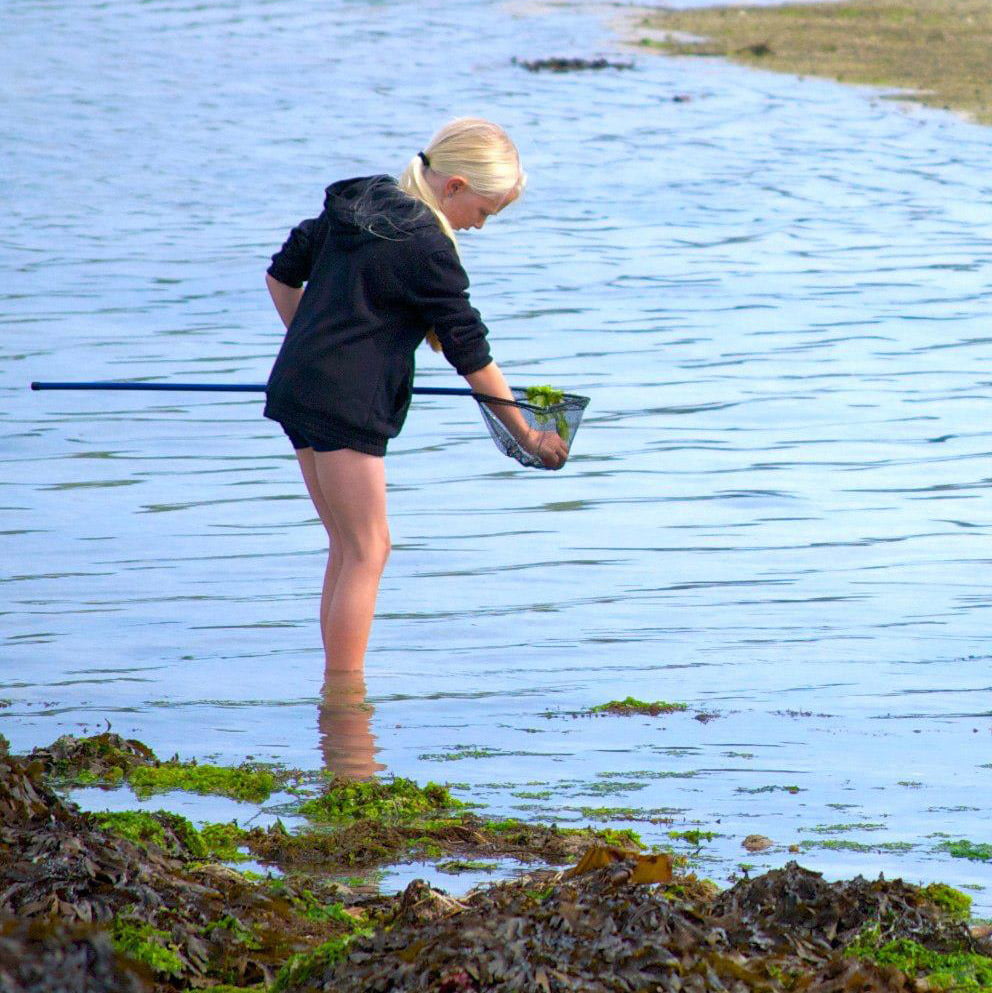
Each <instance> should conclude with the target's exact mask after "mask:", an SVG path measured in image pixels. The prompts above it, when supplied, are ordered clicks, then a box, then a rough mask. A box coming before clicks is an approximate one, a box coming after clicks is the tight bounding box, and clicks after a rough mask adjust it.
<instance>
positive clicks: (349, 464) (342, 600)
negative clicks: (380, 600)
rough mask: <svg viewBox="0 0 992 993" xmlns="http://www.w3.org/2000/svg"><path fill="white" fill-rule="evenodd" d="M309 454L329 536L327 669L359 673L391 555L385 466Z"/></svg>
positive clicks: (347, 452)
mask: <svg viewBox="0 0 992 993" xmlns="http://www.w3.org/2000/svg"><path fill="white" fill-rule="evenodd" d="M312 454H313V469H314V473H313V476H314V478H315V490H316V496H317V498H316V500H315V501H314V503H315V506H317V508H318V513H320V512H321V508H323V511H324V513H326V515H327V518H328V522H329V524H330V527H329V529H328V530H329V533H330V535H331V554H330V559H329V563H328V567H327V570H326V572H325V579H324V589H325V596H324V597H323V598H322V604H321V606H322V610H321V633H322V636H323V641H324V655H325V666H326V668H327V669H328V670H355V669H361V668H363V666H364V664H365V649H366V647H367V645H368V640H369V632H370V630H371V628H372V618H373V617H374V615H375V601H376V596H377V595H378V592H379V580H380V579H381V577H382V570H383V569H384V568H385V565H386V559H387V558H388V557H389V550H390V540H389V525H388V523H387V520H386V470H385V460H384V459H382V458H379V457H377V456H375V455H365V454H363V453H361V452H355V451H352V450H351V449H348V448H343V449H340V450H338V451H336V452H313V453H312ZM301 464H302V460H301ZM304 478H306V476H304ZM309 485H310V483H309V482H308V486H309ZM323 519H324V514H323V513H322V514H321V520H323Z"/></svg>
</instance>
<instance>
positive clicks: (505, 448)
mask: <svg viewBox="0 0 992 993" xmlns="http://www.w3.org/2000/svg"><path fill="white" fill-rule="evenodd" d="M511 392H512V393H513V397H514V399H513V400H502V399H500V398H499V397H490V396H485V395H484V394H481V393H476V394H474V396H475V399H476V400H477V401H478V403H479V410H480V411H481V412H482V419H483V421H484V422H485V425H486V428H487V429H488V430H489V434H490V435H491V437H492V439H493V441H494V442H495V443H496V447H497V448H498V449H499V450H500V451H501V452H502V453H503V454H504V455H509V456H510V458H512V459H516V460H517V461H518V462H519V463H520V464H521V465H525V466H528V467H529V468H532V469H547V468H550V467H549V466H546V465H545V464H544V463H543V462H542V461H541V459H540V458H539V457H538V456H537V455H531V454H530V452H528V451H526V450H525V449H523V448H521V446H520V444H519V443H518V442H517V440H516V438H514V437H513V435H512V434H511V433H510V431H509V429H508V428H507V426H506V425H505V424H504V423H503V422H502V421H501V420H500V417H499V412H500V408H506V407H515V408H516V409H517V410H518V411H520V413H521V415H523V418H524V420H525V421H526V422H527V425H528V426H529V427H531V428H534V429H536V430H537V431H554V432H556V433H557V435H558V436H559V437H560V438H561V439H562V440H563V441H564V442H565V443H566V444H567V445H568V447H569V448H571V447H572V441H573V440H574V438H575V433H576V432H577V431H578V430H579V424H580V423H581V422H582V414H583V412H584V411H585V409H586V405H587V404H588V403H589V397H580V396H575V395H573V394H571V393H563V394H561V399H560V400H557V401H556V402H553V403H547V402H546V401H545V402H540V400H539V402H536V403H534V402H530V400H529V399H528V391H527V390H526V389H520V388H517V387H514V388H513V389H512V390H511Z"/></svg>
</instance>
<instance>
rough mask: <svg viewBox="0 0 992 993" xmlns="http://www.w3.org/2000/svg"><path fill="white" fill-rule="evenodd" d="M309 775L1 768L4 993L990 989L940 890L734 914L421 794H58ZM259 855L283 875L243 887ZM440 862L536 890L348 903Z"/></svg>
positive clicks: (97, 750)
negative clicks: (226, 804)
mask: <svg viewBox="0 0 992 993" xmlns="http://www.w3.org/2000/svg"><path fill="white" fill-rule="evenodd" d="M300 775H301V774H297V773H288V772H284V771H283V772H280V771H273V770H267V769H261V768H258V767H251V766H242V767H239V768H238V769H233V770H232V769H226V770H225V769H223V768H218V767H211V766H201V765H197V764H196V763H179V762H178V760H175V759H174V760H170V761H164V762H163V761H161V760H159V759H158V758H157V757H156V756H155V755H154V753H152V751H151V750H150V749H148V748H147V747H146V746H144V745H143V744H141V743H140V742H136V741H127V740H125V739H122V738H120V737H118V736H117V735H114V734H110V733H107V734H103V735H97V736H94V737H92V738H78V739H77V738H68V737H67V738H62V739H59V741H58V742H56V743H55V744H54V745H52V746H50V747H48V748H40V749H35V750H34V751H33V752H32V753H30V754H29V755H26V756H15V755H10V754H8V752H7V750H6V747H3V748H2V749H0V812H2V820H0V990H3V993H79V991H83V990H85V991H86V993H118V991H120V993H150V991H154V993H185V991H188V990H193V989H214V990H216V991H217V993H232V991H235V990H252V991H255V993H281V991H289V993H304V991H312V990H322V991H337V993H358V991H371V990H381V991H387V990H395V991H403V990H410V991H413V990H418V991H436V993H459V991H463V993H476V991H478V993H481V991H510V990H514V991H520V990H528V991H529V990H539V991H546V993H551V991H555V993H565V991H568V993H579V991H582V993H600V991H621V990H622V991H633V990H645V991H646V990H664V991H688V990H698V991H723V990H734V991H744V990H769V991H775V990H783V991H786V990H817V991H841V990H917V991H924V990H936V989H962V990H982V989H990V988H992V941H990V939H989V937H988V935H987V933H986V932H987V929H983V928H981V927H976V926H974V925H973V923H972V922H969V920H968V912H969V906H970V902H969V900H968V898H967V897H966V896H965V895H964V894H961V893H959V892H957V891H955V890H952V889H950V888H949V887H946V886H941V885H939V884H935V885H932V886H929V887H917V886H912V885H909V884H906V883H903V882H901V881H898V880H895V881H887V880H884V879H878V880H875V881H868V880H865V879H862V878H860V877H859V878H856V879H854V880H851V881H848V882H837V883H828V882H826V881H824V880H823V878H822V876H820V875H819V874H818V873H815V872H810V871H809V870H806V869H804V868H802V867H801V866H799V865H797V864H796V863H794V862H790V863H789V864H787V865H786V866H785V867H783V868H781V869H776V870H772V871H770V872H766V873H764V874H763V875H761V876H758V877H756V878H754V879H743V880H741V881H739V882H738V883H736V884H735V885H734V886H733V887H731V888H730V889H727V890H725V891H723V892H720V891H719V890H718V888H717V887H716V886H715V885H714V884H712V883H709V882H707V881H705V880H700V879H698V878H697V877H696V876H695V875H694V874H693V873H691V872H689V871H687V870H686V868H685V866H679V864H678V860H677V859H673V857H672V856H671V855H669V854H667V853H648V854H645V853H644V852H643V851H639V850H638V847H639V846H638V845H637V843H636V841H635V840H634V838H633V837H632V836H628V835H625V834H624V833H623V832H609V831H605V832H596V831H591V830H570V831H565V830H561V829H558V828H557V827H554V826H546V825H533V824H524V823H521V822H507V821H503V822H489V821H485V820H484V819H482V818H480V817H478V816H477V815H476V814H474V813H472V812H471V811H470V810H467V809H464V807H465V805H464V804H459V802H458V801H456V800H453V799H452V798H451V796H450V794H449V793H448V792H447V790H446V789H445V788H444V787H441V786H437V785H435V784H428V785H427V786H425V787H422V788H421V787H419V786H417V785H416V784H413V783H410V782H409V781H407V780H390V781H380V780H369V781H367V782H362V783H358V782H355V781H350V780H341V779H337V778H331V779H327V778H325V779H324V780H323V781H322V782H321V783H319V785H317V787H316V788H308V789H306V790H301V791H300V793H301V799H300V801H299V810H300V811H301V812H303V813H304V814H305V815H306V817H307V819H308V823H309V824H310V826H309V827H307V828H306V829H302V830H297V831H293V832H290V831H288V830H287V829H286V828H285V827H284V826H283V825H282V824H281V823H280V822H276V823H275V824H273V825H271V826H270V827H268V828H267V829H262V828H252V829H246V828H243V827H239V826H238V825H237V824H233V823H232V824H228V825H204V826H201V827H200V828H195V827H193V825H192V824H191V823H190V822H189V821H187V820H186V819H185V818H182V817H180V816H178V815H175V814H171V813H167V812H161V811H159V812H155V813H144V812H141V811H124V812H120V813H116V814H94V813H87V812H84V811H81V810H80V809H79V808H78V807H76V806H75V805H74V804H73V803H71V802H70V801H68V800H66V799H65V798H64V797H63V796H62V795H61V793H62V792H63V791H62V790H61V787H62V786H66V785H68V784H79V783H90V784H93V783H96V784H104V785H107V786H116V785H119V784H120V783H121V782H122V781H127V782H128V783H129V784H130V785H131V787H132V788H133V789H137V788H138V787H137V786H136V785H135V784H140V783H144V784H145V786H144V787H143V788H144V789H153V788H154V783H155V782H156V781H158V782H165V783H168V784H169V788H171V789H174V788H177V787H176V784H177V783H180V784H185V785H183V786H181V787H180V788H187V789H210V790H214V791H222V792H226V793H227V795H258V793H257V792H255V793H254V794H252V791H253V790H255V791H257V790H258V789H263V788H264V787H265V786H266V784H268V788H270V789H271V787H272V782H270V780H271V781H279V780H281V781H282V783H283V785H284V786H288V787H289V788H291V789H292V788H294V787H293V786H292V784H293V783H294V782H295V783H299V781H300ZM264 777H269V779H265V778H264ZM149 784H152V785H149ZM312 785H313V784H311V786H312ZM304 794H307V795H308V797H309V798H308V799H303V798H302V796H303V795H304ZM246 855H250V856H251V857H252V858H254V859H255V860H256V864H257V863H260V864H262V865H264V866H266V867H269V870H270V871H269V872H268V873H267V874H266V875H262V874H260V873H258V872H247V871H239V868H238V863H239V860H241V859H244V858H245V857H246ZM426 855H429V856H431V857H434V858H440V857H459V858H462V859H466V860H467V859H472V858H479V857H493V856H500V857H508V858H513V859H516V860H517V861H518V862H519V863H520V866H521V871H522V872H525V873H526V874H524V875H521V876H519V877H517V878H514V879H512V880H509V881H504V882H499V883H493V884H490V885H487V886H484V887H480V888H477V889H475V890H472V891H471V892H470V893H468V894H467V895H466V896H464V897H460V898H457V899H456V898H453V897H450V896H448V895H447V894H445V893H443V892H441V891H439V890H437V889H432V888H431V887H430V886H428V885H427V884H426V883H424V882H422V881H420V880H417V881H414V882H413V883H411V884H410V885H409V886H408V887H407V888H406V890H405V891H404V892H402V893H400V894H397V895H382V894H380V893H379V892H378V890H377V888H376V887H375V886H369V885H364V884H363V883H362V880H361V878H351V879H348V880H347V881H345V877H347V876H349V875H350V876H352V877H356V876H360V875H361V874H362V873H366V874H367V873H369V872H370V871H372V870H374V869H375V868H376V867H381V866H383V865H387V864H395V863H397V862H402V861H404V860H406V861H409V860H410V859H411V858H423V857H425V856H426Z"/></svg>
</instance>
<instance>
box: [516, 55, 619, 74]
mask: <svg viewBox="0 0 992 993" xmlns="http://www.w3.org/2000/svg"><path fill="white" fill-rule="evenodd" d="M511 62H512V63H513V65H518V66H521V67H522V68H524V69H526V70H527V71H528V72H587V71H589V70H594V71H599V70H602V69H633V68H634V63H633V62H612V61H610V60H609V59H606V58H602V57H600V58H595V59H582V58H560V57H554V56H553V57H551V58H545V59H517V58H513V59H511Z"/></svg>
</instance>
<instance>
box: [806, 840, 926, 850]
mask: <svg viewBox="0 0 992 993" xmlns="http://www.w3.org/2000/svg"><path fill="white" fill-rule="evenodd" d="M799 844H800V846H801V847H802V848H804V849H807V850H808V849H810V848H822V849H825V850H826V851H831V852H909V851H912V850H913V849H914V848H915V847H916V846H915V845H914V844H912V843H911V842H909V841H876V842H873V843H872V844H866V843H865V842H862V841H851V840H850V839H847V838H831V839H829V840H827V841H819V840H817V841H813V840H804V841H801V842H800V843H799Z"/></svg>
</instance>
